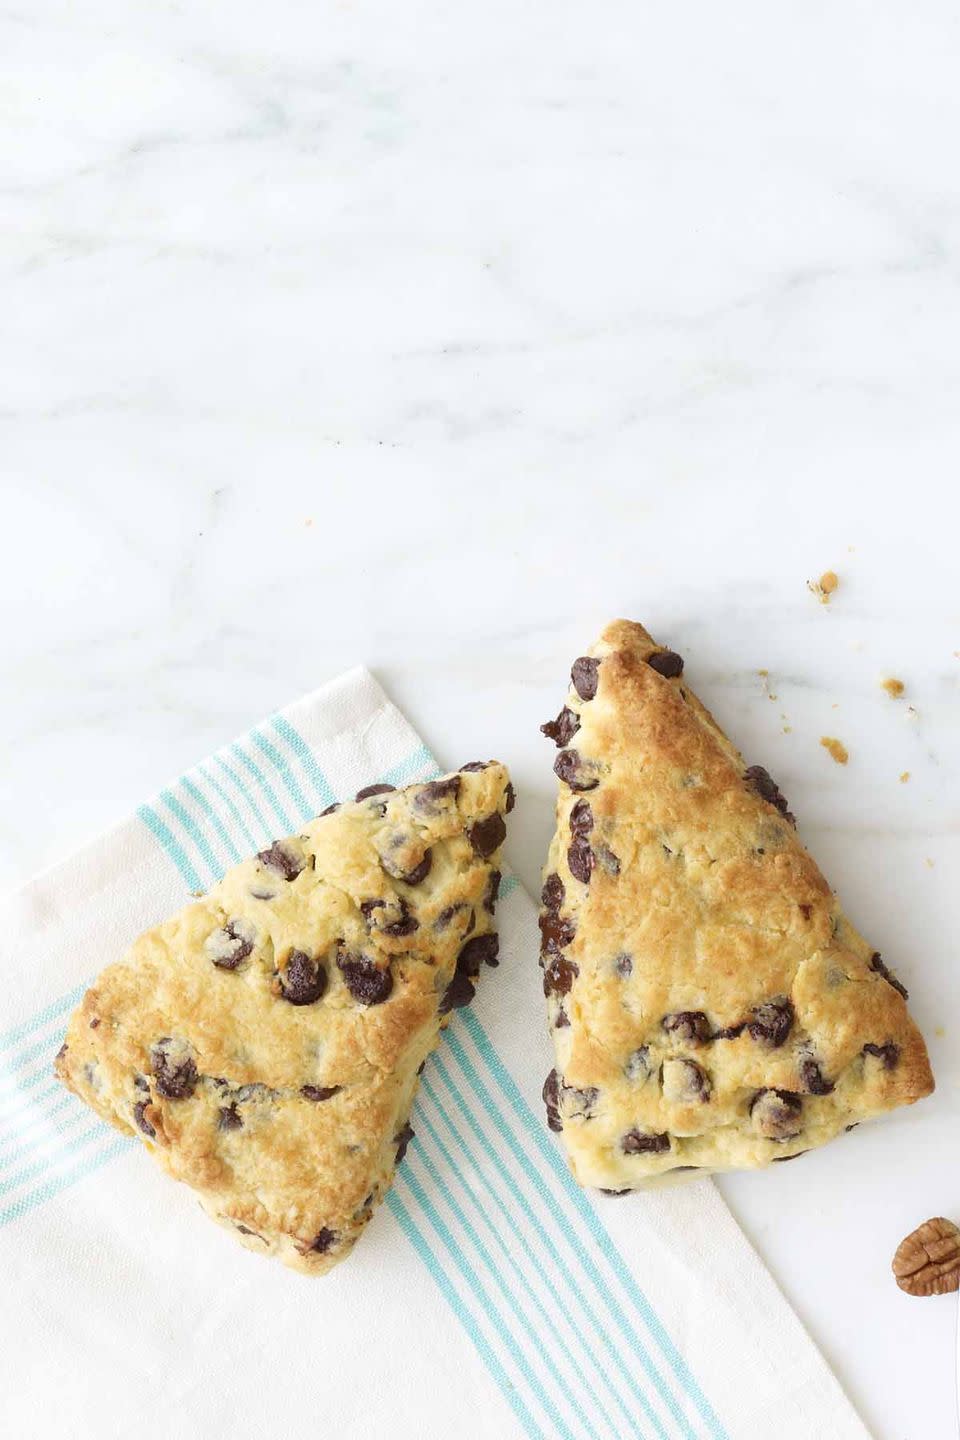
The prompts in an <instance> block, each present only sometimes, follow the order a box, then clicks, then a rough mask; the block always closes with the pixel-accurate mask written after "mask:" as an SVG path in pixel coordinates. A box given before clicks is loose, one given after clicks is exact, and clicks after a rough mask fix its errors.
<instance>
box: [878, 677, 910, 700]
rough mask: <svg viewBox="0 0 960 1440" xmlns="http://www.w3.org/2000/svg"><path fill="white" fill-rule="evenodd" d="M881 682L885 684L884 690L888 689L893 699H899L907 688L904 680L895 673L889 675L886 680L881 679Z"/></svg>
mask: <svg viewBox="0 0 960 1440" xmlns="http://www.w3.org/2000/svg"><path fill="white" fill-rule="evenodd" d="M880 683H881V685H882V686H883V688H884V690H886V692H887V694H888V695H889V696H890V699H891V700H899V699H900V696H901V695H902V694H903V692H904V690H906V688H907V687H906V685H904V683H903V681H902V680H897V679H896V677H895V676H893V675H891V676H889V677H888V678H887V679H886V680H881V682H880Z"/></svg>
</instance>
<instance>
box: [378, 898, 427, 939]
mask: <svg viewBox="0 0 960 1440" xmlns="http://www.w3.org/2000/svg"><path fill="white" fill-rule="evenodd" d="M397 906H398V908H399V911H400V914H399V917H398V918H397V919H396V920H391V921H390V922H389V924H387V925H381V926H380V933H381V934H382V935H392V936H393V937H394V938H395V939H398V940H399V939H402V937H403V936H404V935H412V934H413V932H414V930H419V929H420V921H419V920H417V919H416V918H415V916H413V915H411V914H410V910H409V908H408V906H407V902H406V900H404V899H402V898H400V899H398V900H397Z"/></svg>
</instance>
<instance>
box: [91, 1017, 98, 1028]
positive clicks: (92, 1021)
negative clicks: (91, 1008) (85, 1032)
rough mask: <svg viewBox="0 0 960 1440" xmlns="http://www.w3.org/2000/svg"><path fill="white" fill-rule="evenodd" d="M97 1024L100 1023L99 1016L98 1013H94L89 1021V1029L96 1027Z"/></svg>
mask: <svg viewBox="0 0 960 1440" xmlns="http://www.w3.org/2000/svg"><path fill="white" fill-rule="evenodd" d="M99 1024H100V1016H99V1015H94V1017H93V1019H92V1020H91V1021H90V1029H91V1030H96V1028H97V1026H98V1025H99Z"/></svg>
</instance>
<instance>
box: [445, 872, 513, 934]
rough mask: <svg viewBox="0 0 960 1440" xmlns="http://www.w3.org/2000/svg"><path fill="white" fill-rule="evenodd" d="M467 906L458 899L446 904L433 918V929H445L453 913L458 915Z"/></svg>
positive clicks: (467, 907) (497, 873)
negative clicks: (434, 918) (454, 902)
mask: <svg viewBox="0 0 960 1440" xmlns="http://www.w3.org/2000/svg"><path fill="white" fill-rule="evenodd" d="M499 873H500V872H499V870H497V871H494V874H496V875H499ZM469 908H470V907H469V906H468V905H465V904H464V902H463V901H462V900H458V901H457V903H456V904H455V905H448V906H447V907H446V909H444V910H441V911H440V914H439V915H438V916H437V918H436V920H434V922H433V928H434V930H446V928H447V926H448V925H449V924H450V921H451V920H452V919H453V917H454V915H458V914H459V913H460V911H461V910H467V909H469Z"/></svg>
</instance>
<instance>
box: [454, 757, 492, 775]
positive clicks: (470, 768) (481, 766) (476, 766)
mask: <svg viewBox="0 0 960 1440" xmlns="http://www.w3.org/2000/svg"><path fill="white" fill-rule="evenodd" d="M492 764H493V761H492V760H470V761H468V763H467V764H466V765H461V766H460V770H461V773H462V772H464V771H466V772H467V773H468V774H474V773H476V771H478V770H486V768H487V766H488V765H492Z"/></svg>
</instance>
